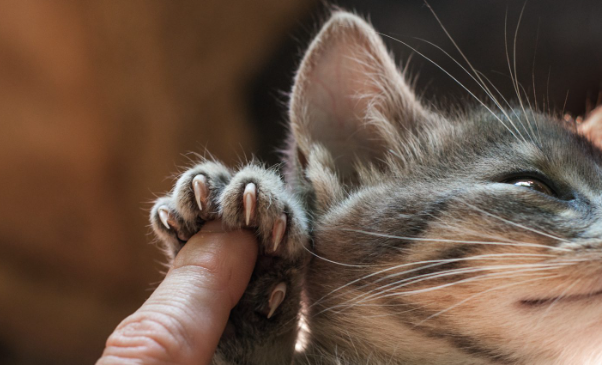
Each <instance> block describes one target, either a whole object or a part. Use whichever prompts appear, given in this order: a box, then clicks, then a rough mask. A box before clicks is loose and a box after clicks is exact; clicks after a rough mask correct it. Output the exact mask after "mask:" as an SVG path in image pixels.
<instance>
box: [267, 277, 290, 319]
mask: <svg viewBox="0 0 602 365" xmlns="http://www.w3.org/2000/svg"><path fill="white" fill-rule="evenodd" d="M285 295H286V284H285V283H280V284H278V285H276V287H275V288H274V290H272V295H270V301H269V302H268V306H269V307H270V312H269V313H268V318H271V317H272V316H273V315H274V312H275V311H276V309H278V307H279V306H280V304H282V301H283V300H284V296H285Z"/></svg>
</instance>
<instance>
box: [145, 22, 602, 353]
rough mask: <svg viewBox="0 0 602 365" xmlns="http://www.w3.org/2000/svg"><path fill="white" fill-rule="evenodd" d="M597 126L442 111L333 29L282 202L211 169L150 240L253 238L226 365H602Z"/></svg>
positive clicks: (373, 53) (313, 60)
mask: <svg viewBox="0 0 602 365" xmlns="http://www.w3.org/2000/svg"><path fill="white" fill-rule="evenodd" d="M475 77H476V78H477V79H478V75H477V74H475ZM483 87H484V89H485V93H486V94H487V93H488V92H487V88H486V86H485V85H483ZM601 114H602V112H598V113H594V114H593V116H592V117H591V118H590V119H589V120H588V121H587V122H586V123H585V124H582V125H580V126H576V125H575V124H572V123H566V122H564V121H561V120H560V118H556V117H552V116H549V115H546V114H542V113H539V112H537V111H534V110H530V109H527V108H526V107H523V105H521V104H519V105H517V106H516V107H515V108H514V107H504V106H503V105H501V103H500V102H498V100H497V99H495V98H493V97H492V98H491V102H489V103H481V104H480V105H479V106H478V107H477V108H475V109H474V110H471V111H469V112H468V111H466V112H458V111H454V112H453V113H445V112H442V111H438V110H435V108H434V107H432V106H429V105H425V104H423V103H421V101H420V100H419V99H418V97H417V96H416V95H415V94H414V93H413V91H412V90H411V88H410V87H409V86H408V83H407V82H406V81H404V77H403V76H402V73H400V72H399V71H398V69H397V68H396V66H395V63H394V61H393V60H392V58H391V57H390V56H389V54H388V53H387V50H386V49H385V46H384V44H383V42H382V40H381V38H380V37H379V35H378V34H377V33H376V32H375V31H374V29H373V28H372V27H371V26H370V25H369V24H367V23H366V22H365V21H364V20H362V19H361V18H359V17H358V16H356V15H353V14H350V13H347V12H342V11H338V12H335V13H334V14H333V15H332V17H331V18H330V20H329V21H328V22H327V23H326V24H325V25H324V27H323V28H322V30H321V31H320V32H319V34H318V35H317V37H316V38H315V39H314V41H313V42H312V43H311V45H310V47H309V50H308V51H307V53H306V55H305V57H304V59H303V61H302V63H301V66H300V69H299V71H298V73H297V75H296V78H295V85H294V88H293V91H292V95H291V100H290V115H289V119H290V134H291V139H290V143H289V148H288V153H287V156H286V169H285V170H286V171H285V176H286V184H285V183H284V182H283V181H282V179H281V177H280V175H279V173H278V171H277V170H275V169H270V168H265V167H263V166H261V165H259V164H256V163H251V164H249V165H246V166H243V167H242V168H239V169H235V170H232V169H229V168H227V167H225V166H223V165H222V164H220V163H219V162H216V161H209V160H207V161H202V162H201V163H200V164H198V165H196V166H194V167H192V168H191V169H189V170H188V171H186V172H185V173H184V174H183V175H182V176H181V177H180V178H179V180H178V181H177V183H176V185H175V187H174V189H173V191H172V192H171V194H169V195H168V196H166V197H164V198H161V199H159V200H158V201H157V203H156V205H155V207H154V208H153V210H152V213H151V222H152V225H153V228H154V230H155V232H156V233H157V235H158V237H159V238H160V239H161V241H162V242H164V243H165V247H166V248H167V252H168V254H169V255H170V257H172V258H173V256H174V255H175V254H176V253H177V251H178V250H179V248H180V247H181V246H182V245H183V244H184V243H185V242H186V240H187V239H188V238H189V237H190V236H191V235H192V234H194V233H195V232H197V231H198V230H199V228H200V226H201V225H202V224H203V223H204V222H206V221H207V220H212V219H215V218H218V217H220V218H221V219H222V221H223V224H224V225H225V227H226V228H228V229H235V228H239V227H249V228H251V229H254V230H256V232H257V236H258V238H259V242H260V257H259V260H258V262H257V265H256V268H255V271H254V273H253V277H252V279H251V283H250V285H249V287H248V289H247V291H246V293H245V294H244V296H243V298H242V300H241V301H240V303H239V304H238V305H237V306H236V307H235V308H234V310H233V311H232V313H231V317H230V321H229V328H228V329H227V331H226V334H225V335H224V336H223V338H222V340H221V342H220V344H219V347H218V350H217V352H216V354H215V356H214V360H213V363H214V364H262V365H264V364H278V365H282V364H287V365H288V364H291V363H294V364H312V365H315V364H325V365H326V364H329V365H331V364H406V365H414V364H415V365H418V364H419V365H427V364H446V365H453V364H462V365H468V364H471V365H486V364H487V365H493V364H525V365H526V364H528V365H543V364H546V365H549V364H564V365H566V364H592V365H595V364H602V154H601V150H600V149H599V147H598V146H597V145H596V144H595V141H598V140H593V139H588V136H589V135H595V134H596V131H599V130H600V127H599V126H600V125H601V123H602V116H601ZM300 321H301V322H303V323H304V325H303V326H301V327H303V330H301V331H300V330H299V328H300ZM295 344H297V348H296V350H295Z"/></svg>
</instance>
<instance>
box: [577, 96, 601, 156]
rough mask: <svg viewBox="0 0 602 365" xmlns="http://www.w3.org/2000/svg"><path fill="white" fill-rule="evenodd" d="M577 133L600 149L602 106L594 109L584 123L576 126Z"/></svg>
mask: <svg viewBox="0 0 602 365" xmlns="http://www.w3.org/2000/svg"><path fill="white" fill-rule="evenodd" d="M577 131H578V132H579V133H580V134H582V135H584V136H585V137H587V138H588V139H589V140H590V141H591V142H592V143H593V144H594V145H595V146H596V147H598V148H600V149H602V106H599V107H597V108H596V109H594V110H593V111H592V112H591V113H590V114H589V115H588V116H587V118H586V119H585V121H583V123H581V124H579V125H578V126H577Z"/></svg>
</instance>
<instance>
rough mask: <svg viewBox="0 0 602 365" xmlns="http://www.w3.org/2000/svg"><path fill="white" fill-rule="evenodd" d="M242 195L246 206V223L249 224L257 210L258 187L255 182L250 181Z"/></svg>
mask: <svg viewBox="0 0 602 365" xmlns="http://www.w3.org/2000/svg"><path fill="white" fill-rule="evenodd" d="M242 196H243V205H244V206H245V224H246V225H247V226H248V225H249V223H251V216H252V215H253V213H254V211H255V203H256V202H257V187H256V186H255V184H253V183H248V184H247V186H245V192H244V193H243V194H242Z"/></svg>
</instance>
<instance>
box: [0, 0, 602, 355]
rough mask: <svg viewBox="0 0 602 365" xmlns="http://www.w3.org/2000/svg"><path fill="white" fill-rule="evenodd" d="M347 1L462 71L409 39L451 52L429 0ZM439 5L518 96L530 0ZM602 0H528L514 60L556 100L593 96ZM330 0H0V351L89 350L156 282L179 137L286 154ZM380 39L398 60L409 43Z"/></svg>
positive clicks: (576, 105) (457, 94) (222, 152)
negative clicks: (300, 73) (509, 48)
mask: <svg viewBox="0 0 602 365" xmlns="http://www.w3.org/2000/svg"><path fill="white" fill-rule="evenodd" d="M339 3H340V4H341V5H343V6H345V7H347V8H355V9H358V10H359V11H360V12H361V13H362V14H371V19H372V21H373V22H374V24H375V26H376V27H377V29H379V30H380V31H382V32H384V33H386V34H388V35H391V36H394V37H398V38H400V39H403V40H404V41H407V42H408V43H410V44H412V45H413V46H416V47H418V48H419V49H420V50H421V51H424V52H425V53H427V54H428V55H429V57H432V58H433V59H434V60H435V61H436V62H437V63H439V64H441V65H442V66H443V67H444V68H446V69H449V70H450V71H451V72H452V73H454V75H456V76H458V77H459V78H460V80H461V81H462V82H466V83H468V82H469V80H468V79H467V78H466V77H465V76H462V72H461V71H458V70H456V69H454V68H453V67H454V66H453V63H452V62H451V61H449V60H447V59H446V58H445V57H444V56H442V55H441V54H440V53H438V52H437V51H436V50H433V49H432V48H429V47H427V46H426V45H425V44H424V43H423V42H421V41H418V40H416V39H414V38H412V37H422V38H426V39H428V40H430V41H432V42H434V43H436V44H438V45H440V46H442V47H444V48H446V49H447V50H449V51H451V50H452V48H451V45H450V44H449V41H447V40H446V39H445V36H444V35H443V34H442V32H441V28H440V27H439V26H438V25H437V23H436V22H435V21H434V19H433V17H432V15H431V14H430V13H429V12H428V9H426V8H425V7H424V5H423V3H422V1H420V0H407V1H393V0H390V1H386V0H381V1H360V0H357V1H353V0H348V1H345V0H341V1H339ZM568 3H570V4H568ZM431 4H432V5H433V7H434V8H435V9H436V10H437V11H438V13H439V15H440V16H441V18H442V20H443V21H444V22H445V23H446V25H447V26H448V28H449V30H450V32H451V33H452V34H453V35H454V37H455V38H456V40H457V41H458V43H459V44H460V45H461V47H462V48H463V50H464V51H465V52H466V53H467V55H468V57H469V59H470V60H471V61H473V62H474V63H475V65H476V66H477V68H479V69H481V70H483V71H485V72H486V73H487V74H488V76H490V77H491V78H492V80H494V82H495V83H496V84H497V85H498V86H499V87H500V88H501V89H502V90H503V92H504V94H505V95H506V96H510V97H512V89H511V86H510V84H509V82H508V77H507V74H508V71H507V68H506V64H505V62H506V61H505V53H504V45H503V29H504V13H505V10H506V8H508V9H509V16H508V19H509V29H511V33H513V30H514V27H515V25H516V20H517V19H518V13H519V12H520V9H521V8H522V6H523V4H524V2H523V1H520V2H519V1H467V0H462V1H453V2H452V1H444V0H438V1H432V2H431ZM452 4H453V5H452ZM600 4H601V3H600V2H597V1H571V2H566V1H560V0H558V1H551V0H550V1H537V0H533V1H530V2H529V4H528V5H527V8H526V10H525V16H524V23H523V25H521V33H520V35H521V37H520V39H519V42H518V54H519V60H524V62H520V70H519V76H520V78H521V80H523V81H524V82H525V85H526V89H529V88H530V83H531V75H532V72H534V75H535V76H536V77H535V78H536V85H537V86H536V90H537V95H538V96H539V97H540V98H543V95H549V99H550V103H549V104H551V105H553V106H556V109H557V110H558V109H562V106H563V104H564V100H565V97H566V93H567V90H569V89H570V90H571V92H570V93H569V97H568V99H567V109H568V110H570V111H572V112H573V113H575V114H578V113H582V112H583V110H584V105H585V99H586V98H587V97H588V96H589V97H590V98H591V96H592V95H594V96H595V95H597V92H598V88H599V85H600V84H599V83H600V80H602V74H601V73H602V67H601V65H602V54H601V50H602V38H601V37H602V28H601V27H602V21H600V20H601V19H602V7H601V5H600ZM324 13H325V11H324V9H323V8H320V7H319V5H318V4H316V2H314V1H309V0H254V1H242V0H239V1H219V0H210V1H208V0H203V1H158V0H156V1H153V0H128V1H120V0H110V1H94V2H93V1H66V0H56V1H52V2H48V1H33V0H19V1H3V2H0V125H1V126H2V129H1V130H0V204H1V205H0V364H11V365H13V364H14V365H23V364H28V365H29V364H90V363H93V362H94V360H95V358H96V357H97V356H99V354H100V352H101V351H102V348H103V344H104V340H105V339H106V337H107V335H108V334H109V333H110V331H111V330H112V329H113V328H114V327H115V326H116V325H117V324H118V323H119V321H120V320H121V319H122V318H123V317H125V316H126V315H127V314H129V313H130V312H132V311H133V310H135V308H136V307H137V306H139V305H140V304H141V303H142V302H143V301H144V299H145V298H146V297H147V296H148V295H149V293H150V290H152V288H153V287H155V286H156V284H157V283H158V282H159V281H160V280H161V274H160V271H161V270H162V265H161V260H162V258H161V257H160V255H159V253H158V251H157V250H156V249H155V248H154V246H153V245H152V244H151V242H152V236H151V235H149V229H148V227H147V214H148V209H149V208H150V206H151V204H150V202H152V200H153V199H154V196H155V194H160V193H161V192H164V191H167V190H168V189H169V188H170V186H171V184H172V182H173V180H172V179H171V178H169V177H170V176H171V175H173V174H174V173H176V172H177V171H178V168H181V167H183V166H185V165H187V164H188V163H190V157H191V156H190V155H187V154H186V153H187V152H189V151H196V152H201V153H202V152H203V151H204V149H205V148H207V149H208V150H210V151H211V152H212V154H214V155H215V156H216V157H218V158H219V159H221V160H223V161H225V162H227V163H229V164H234V163H237V162H238V161H239V160H240V159H244V158H245V157H244V156H247V157H248V156H250V155H251V154H252V153H254V152H255V153H258V154H259V156H260V157H261V158H263V159H265V160H267V161H269V162H270V163H272V162H276V161H277V154H276V153H275V152H274V151H276V149H277V147H279V145H280V142H279V141H281V139H282V136H283V135H284V133H285V132H284V129H283V128H282V126H283V122H282V121H283V120H284V118H283V115H284V113H283V112H284V110H285V107H284V102H285V100H286V97H285V96H284V95H283V94H282V92H285V91H287V90H289V89H290V80H291V79H292V75H293V71H294V68H295V65H296V64H297V63H298V58H299V54H300V52H299V50H301V49H302V48H303V47H304V45H305V44H306V43H307V40H308V39H309V36H310V34H311V33H312V32H313V30H314V29H315V26H314V24H316V23H317V20H319V19H320V18H321V15H323V14H324ZM538 29H539V30H538ZM538 32H539V35H537V34H538ZM388 43H389V45H390V46H391V47H392V48H394V50H395V52H396V53H397V55H398V58H399V59H402V60H405V59H407V58H408V57H409V55H410V54H411V52H410V51H409V50H408V48H407V47H405V46H402V45H400V44H399V43H395V42H392V41H388ZM535 48H537V50H538V51H537V52H538V53H537V54H538V56H537V67H535V68H534V69H533V68H532V67H531V66H532V62H533V54H534V49H535ZM456 56H457V55H456ZM411 67H412V70H413V72H414V73H415V74H416V73H419V74H420V78H419V81H418V88H419V89H420V90H421V91H422V92H423V93H424V95H425V97H426V98H427V100H429V101H441V100H442V99H441V98H435V97H434V95H443V96H444V99H443V100H447V101H446V102H447V103H450V102H453V100H461V99H462V98H463V96H464V95H465V94H463V92H462V91H461V89H460V88H459V87H458V86H457V85H455V84H454V83H453V82H452V81H450V79H449V78H448V77H447V76H445V75H444V74H442V73H441V72H440V71H438V70H437V69H436V68H434V67H433V66H431V65H430V64H429V63H428V62H425V61H424V60H420V59H419V57H414V60H413V61H412V63H411ZM533 70H535V71H533ZM548 73H550V75H551V76H550V79H551V82H550V83H549V85H550V86H547V85H548V83H547V81H546V79H547V74H548ZM472 88H473V89H474V87H472ZM546 89H548V90H549V92H546ZM529 92H530V93H531V92H532V90H530V89H529ZM450 100H451V101H450ZM540 103H541V100H540Z"/></svg>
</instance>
